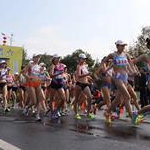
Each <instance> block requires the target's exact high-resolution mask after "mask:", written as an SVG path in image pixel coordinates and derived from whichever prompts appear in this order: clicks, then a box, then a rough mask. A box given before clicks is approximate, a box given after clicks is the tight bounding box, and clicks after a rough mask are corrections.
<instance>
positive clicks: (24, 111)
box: [22, 107, 29, 116]
mask: <svg viewBox="0 0 150 150" xmlns="http://www.w3.org/2000/svg"><path fill="white" fill-rule="evenodd" d="M22 113H23V115H25V116H28V115H29V109H28V108H27V107H26V108H24V110H23V112H22Z"/></svg>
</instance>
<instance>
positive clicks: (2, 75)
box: [1, 69, 8, 80]
mask: <svg viewBox="0 0 150 150" xmlns="http://www.w3.org/2000/svg"><path fill="white" fill-rule="evenodd" d="M7 71H8V70H7V69H2V70H1V78H2V79H3V80H6V74H7Z"/></svg>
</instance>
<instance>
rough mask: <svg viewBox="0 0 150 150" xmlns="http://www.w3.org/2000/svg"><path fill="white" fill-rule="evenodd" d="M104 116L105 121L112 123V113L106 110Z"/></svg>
mask: <svg viewBox="0 0 150 150" xmlns="http://www.w3.org/2000/svg"><path fill="white" fill-rule="evenodd" d="M104 116H105V122H106V124H111V123H112V120H111V115H110V114H109V113H107V112H104Z"/></svg>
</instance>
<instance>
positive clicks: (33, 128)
mask: <svg viewBox="0 0 150 150" xmlns="http://www.w3.org/2000/svg"><path fill="white" fill-rule="evenodd" d="M147 120H148V119H147ZM0 141H1V142H0V150H1V149H5V147H7V149H8V148H9V147H10V148H9V149H12V147H13V149H16V150H17V149H18V150H19V149H23V150H76V149H78V150H80V149H81V150H112V149H113V150H114V149H118V150H127V149H130V150H141V149H144V150H149V149H150V148H149V147H150V124H148V123H143V124H141V125H140V126H134V125H132V124H131V121H130V120H129V119H126V118H125V117H124V118H123V119H120V120H115V121H114V122H113V124H112V126H107V125H106V124H105V121H104V118H103V111H100V112H98V114H97V116H96V120H94V121H89V120H87V119H86V118H85V117H84V116H83V118H82V120H75V119H74V118H73V114H72V112H70V113H69V114H68V115H67V116H65V117H62V118H61V119H59V120H54V121H50V119H49V118H48V117H43V119H42V122H36V120H35V118H34V117H33V116H30V117H25V116H23V115H22V113H21V111H20V110H12V111H11V112H9V113H8V114H5V115H4V114H3V113H2V112H1V113H0ZM2 144H3V145H2Z"/></svg>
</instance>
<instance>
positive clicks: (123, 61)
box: [113, 54, 128, 68]
mask: <svg viewBox="0 0 150 150" xmlns="http://www.w3.org/2000/svg"><path fill="white" fill-rule="evenodd" d="M113 61H114V64H115V65H116V66H117V67H118V68H124V67H126V66H127V65H128V59H127V56H118V55H117V54H115V56H114V60H113Z"/></svg>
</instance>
